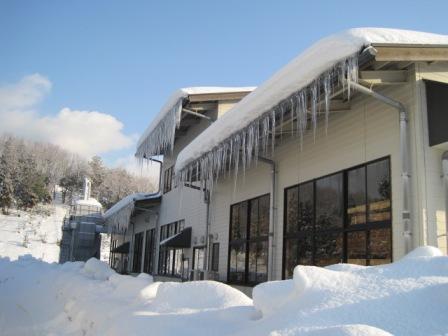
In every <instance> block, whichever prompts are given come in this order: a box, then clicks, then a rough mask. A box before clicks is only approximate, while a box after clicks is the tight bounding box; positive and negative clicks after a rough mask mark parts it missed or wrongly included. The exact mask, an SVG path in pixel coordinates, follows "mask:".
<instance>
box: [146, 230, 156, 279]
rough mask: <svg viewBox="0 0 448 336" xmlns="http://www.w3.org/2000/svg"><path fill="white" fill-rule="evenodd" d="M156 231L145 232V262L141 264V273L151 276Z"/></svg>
mask: <svg viewBox="0 0 448 336" xmlns="http://www.w3.org/2000/svg"><path fill="white" fill-rule="evenodd" d="M155 238H156V230H155V229H151V230H147V231H146V240H145V260H144V264H143V272H145V273H148V274H152V272H153V264H154V255H155V249H156V242H155Z"/></svg>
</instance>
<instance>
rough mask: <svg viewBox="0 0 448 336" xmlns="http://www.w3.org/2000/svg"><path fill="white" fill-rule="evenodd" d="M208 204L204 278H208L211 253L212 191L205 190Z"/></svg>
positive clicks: (206, 203)
mask: <svg viewBox="0 0 448 336" xmlns="http://www.w3.org/2000/svg"><path fill="white" fill-rule="evenodd" d="M204 198H205V199H204V201H205V206H206V215H205V216H206V217H205V252H204V280H207V279H208V271H209V260H208V259H209V255H210V191H208V190H206V191H205V192H204Z"/></svg>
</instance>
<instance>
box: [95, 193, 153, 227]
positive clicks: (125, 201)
mask: <svg viewBox="0 0 448 336" xmlns="http://www.w3.org/2000/svg"><path fill="white" fill-rule="evenodd" d="M158 197H160V193H152V194H148V193H135V194H131V195H128V196H126V197H124V198H122V199H121V200H120V201H118V202H117V203H115V204H114V205H113V206H112V207H111V208H110V209H109V210H107V211H106V212H105V213H104V215H103V218H104V221H105V222H106V225H107V226H109V227H110V228H112V229H115V230H117V231H120V230H123V229H125V228H127V227H128V225H129V219H130V217H131V215H132V212H133V211H134V206H135V202H137V201H142V200H149V199H155V198H158Z"/></svg>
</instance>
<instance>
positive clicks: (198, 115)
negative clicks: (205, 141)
mask: <svg viewBox="0 0 448 336" xmlns="http://www.w3.org/2000/svg"><path fill="white" fill-rule="evenodd" d="M182 112H184V113H188V114H191V115H194V116H196V117H199V118H203V119H207V120H208V121H210V122H214V121H215V120H214V119H213V118H211V117H209V116H206V115H204V114H201V113H198V112H195V111H192V110H189V109H186V108H185V107H184V108H183V109H182Z"/></svg>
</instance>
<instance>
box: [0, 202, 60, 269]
mask: <svg viewBox="0 0 448 336" xmlns="http://www.w3.org/2000/svg"><path fill="white" fill-rule="evenodd" d="M38 208H39V210H38V211H37V210H33V211H30V212H24V211H19V210H11V214H10V215H8V216H5V215H2V214H0V256H3V257H9V258H10V259H12V260H14V259H17V258H18V257H19V256H22V255H26V254H31V255H32V256H34V257H35V258H38V259H42V260H44V261H47V262H57V261H58V260H59V241H60V239H61V235H62V231H61V227H62V221H63V219H64V216H65V214H66V213H67V211H68V207H67V206H65V205H61V204H60V203H59V204H58V203H54V204H51V205H44V206H38Z"/></svg>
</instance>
